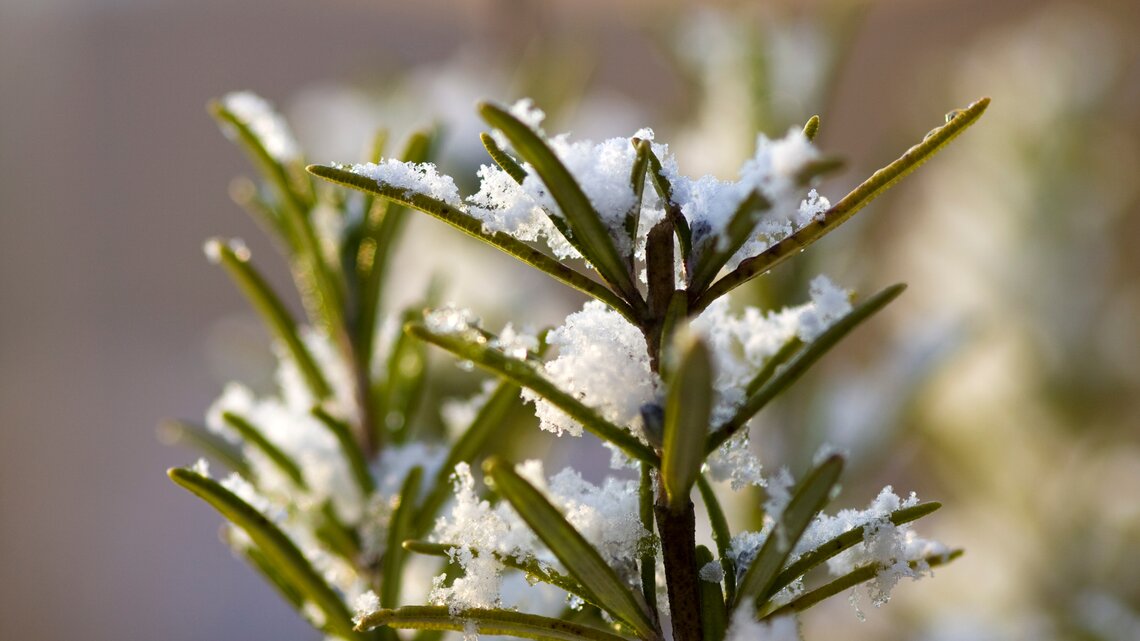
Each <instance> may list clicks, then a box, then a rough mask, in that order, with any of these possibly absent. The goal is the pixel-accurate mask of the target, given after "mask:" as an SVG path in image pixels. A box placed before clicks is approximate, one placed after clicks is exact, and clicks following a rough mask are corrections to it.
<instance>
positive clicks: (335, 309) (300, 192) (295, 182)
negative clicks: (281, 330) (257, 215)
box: [209, 100, 344, 334]
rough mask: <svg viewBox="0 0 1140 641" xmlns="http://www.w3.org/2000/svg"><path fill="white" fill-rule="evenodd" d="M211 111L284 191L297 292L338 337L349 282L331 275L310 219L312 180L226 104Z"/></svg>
mask: <svg viewBox="0 0 1140 641" xmlns="http://www.w3.org/2000/svg"><path fill="white" fill-rule="evenodd" d="M209 111H210V113H211V114H212V115H213V116H214V117H215V119H217V120H218V122H219V123H220V124H221V125H222V127H223V129H224V130H225V131H227V132H233V133H235V134H236V135H237V139H238V141H239V142H240V143H241V144H242V146H243V147H245V148H246V151H247V152H248V153H249V155H250V157H251V159H252V160H253V162H254V164H255V165H256V166H257V167H258V168H259V169H260V171H261V173H262V174H263V175H264V176H266V177H267V178H268V180H269V182H270V183H271V184H273V186H274V187H275V188H276V190H277V191H278V194H279V196H280V208H281V211H280V214H279V217H280V220H281V221H282V225H283V228H284V229H285V230H286V232H285V236H286V239H285V240H286V246H288V247H292V248H294V249H295V251H294V253H293V256H292V257H291V259H292V260H291V262H292V263H293V267H294V278H295V279H296V280H297V287H298V289H299V290H300V291H301V292H302V297H303V299H304V303H305V305H306V308H307V309H308V310H309V311H310V313H311V314H312V316H313V320H314V322H320V323H321V324H323V325H324V326H325V329H326V330H328V332H329V334H335V333H336V332H338V331H340V328H341V327H342V310H343V309H344V307H343V300H344V292H343V283H341V282H338V281H337V280H336V279H335V278H334V277H333V275H332V273H330V271H329V265H328V264H327V263H326V262H325V259H324V256H323V253H322V251H321V245H320V241H319V240H318V238H317V235H316V230H314V229H313V226H312V224H311V221H310V220H309V215H308V212H309V211H310V209H311V208H312V206H313V197H312V185H311V184H310V181H309V180H308V179H307V178H305V176H304V174H303V173H301V172H300V171H299V170H298V172H297V174H298V177H297V178H294V177H293V175H292V173H291V172H290V171H289V168H288V167H286V166H285V165H284V164H282V163H281V162H279V161H278V160H277V159H276V158H274V157H273V156H272V154H270V153H269V152H268V151H267V150H266V147H265V145H264V142H263V141H262V140H261V139H260V137H258V135H257V134H256V133H254V132H253V130H252V129H251V128H250V127H249V125H248V123H246V122H245V121H243V120H242V119H241V118H239V117H238V116H237V115H236V114H234V113H233V112H231V111H229V110H228V109H227V108H226V106H225V104H224V103H223V102H221V101H217V100H215V101H213V102H211V103H210V105H209ZM297 162H298V164H300V163H301V162H302V160H301V159H300V158H298V159H297Z"/></svg>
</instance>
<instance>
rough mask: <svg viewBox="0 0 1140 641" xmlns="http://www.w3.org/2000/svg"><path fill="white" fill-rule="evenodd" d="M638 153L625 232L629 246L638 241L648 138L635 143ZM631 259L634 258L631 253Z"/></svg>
mask: <svg viewBox="0 0 1140 641" xmlns="http://www.w3.org/2000/svg"><path fill="white" fill-rule="evenodd" d="M634 148H635V149H636V150H637V155H636V156H634V159H633V168H632V169H630V172H629V186H630V188H631V189H633V195H634V197H635V198H634V200H633V205H632V206H631V207H630V208H629V212H628V213H627V214H626V215H625V233H626V234H627V236H628V238H629V246H630V247H633V246H634V245H635V244H636V243H637V225H638V222H639V220H640V218H641V196H642V194H643V193H644V192H645V172H646V170H648V169H649V154H650V153H651V151H652V147H651V146H650V144H649V141H648V140H639V141H637V142H635V143H634ZM629 259H630V260H631V261H632V260H633V254H632V252H631V253H630V256H629Z"/></svg>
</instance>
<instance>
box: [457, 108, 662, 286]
mask: <svg viewBox="0 0 1140 641" xmlns="http://www.w3.org/2000/svg"><path fill="white" fill-rule="evenodd" d="M479 115H481V116H482V117H483V120H485V121H486V122H487V124H489V125H491V126H492V127H495V128H496V129H499V130H500V131H502V132H503V134H504V135H505V136H506V137H507V139H508V140H510V141H511V145H513V146H514V148H515V150H516V151H517V152H518V153H519V155H520V156H522V157H523V159H524V160H526V161H527V162H529V163H530V164H531V166H532V167H534V170H535V172H536V173H537V174H538V175H539V177H540V178H542V182H543V184H545V185H546V188H547V189H549V190H550V195H551V196H553V197H554V200H555V202H557V203H558V208H559V209H561V210H562V216H563V217H564V218H565V220H566V222H567V223H568V224H569V226H570V230H571V232H572V233H573V235H574V238H575V240H576V241H577V242H579V243H581V246H582V248H583V249H585V250H586V251H585V254H584V256H585V258H586V260H588V261H590V263H591V264H593V265H594V268H595V269H597V270H598V274H600V275H601V276H602V278H603V279H605V280H606V282H608V283H610V284H611V285H613V286H614V287H615V288H616V289H617V290H618V291H619V292H621V293H622V295H623V296H624V298H625V299H626V300H628V301H633V300H637V299H638V298H640V296H641V294H640V293H639V292H638V290H637V285H636V284H635V283H634V282H633V277H632V276H631V275H630V270H629V265H628V261H626V260H625V258H623V257H622V255H621V254H620V253H619V252H618V249H617V246H616V245H615V244H614V238H613V236H612V235H611V234H610V230H609V229H607V228H606V226H605V223H603V222H602V219H601V217H600V216H599V215H598V212H597V211H595V210H594V206H593V204H591V203H590V199H589V198H588V197H587V196H586V194H585V192H583V191H582V187H581V186H580V185H579V184H578V182H577V181H576V180H574V176H572V175H571V174H570V171H569V170H568V169H566V166H565V165H563V164H562V161H561V160H559V159H558V156H557V155H556V154H555V153H554V151H553V150H552V149H551V148H550V147H548V146H547V145H546V142H544V141H543V140H542V138H540V137H539V135H538V134H537V133H535V132H534V130H533V129H531V128H530V127H529V126H528V125H527V124H525V123H523V122H522V121H520V120H519V119H518V118H516V117H515V116H514V115H512V114H511V113H510V112H509V111H507V110H506V109H503V108H502V107H499V106H498V105H493V104H490V103H482V104H480V105H479ZM631 251H632V249H631Z"/></svg>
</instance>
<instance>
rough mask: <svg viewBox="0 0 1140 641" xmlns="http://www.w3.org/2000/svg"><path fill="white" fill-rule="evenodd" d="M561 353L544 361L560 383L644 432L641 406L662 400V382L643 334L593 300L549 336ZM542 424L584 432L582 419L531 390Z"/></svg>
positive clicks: (547, 371)
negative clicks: (563, 410)
mask: <svg viewBox="0 0 1140 641" xmlns="http://www.w3.org/2000/svg"><path fill="white" fill-rule="evenodd" d="M546 340H547V343H549V344H550V346H551V347H553V348H556V349H557V350H558V356H557V357H556V358H554V359H552V360H550V361H547V362H546V363H545V365H544V366H543V371H544V373H545V374H546V377H547V378H549V379H550V380H551V382H553V383H554V384H555V385H557V386H558V387H559V388H560V389H562V390H564V391H566V392H568V393H570V394H572V395H573V396H574V397H575V398H577V399H578V400H580V401H582V402H583V403H585V404H586V405H588V406H590V407H592V408H594V409H595V410H597V411H598V413H599V414H601V415H602V417H603V418H605V419H606V420H607V421H610V422H611V423H614V424H616V425H621V426H625V427H629V428H631V429H633V430H634V433H640V432H641V406H642V405H644V404H646V403H651V402H655V401H656V400H658V394H659V388H660V382H659V381H658V379H657V377H656V376H655V375H654V374H653V372H652V370H651V369H650V366H649V355H648V352H647V350H646V345H645V337H644V336H643V335H642V334H641V332H640V331H639V330H638V329H637V328H636V327H634V326H633V325H631V324H630V323H629V321H627V320H625V319H624V318H622V317H621V315H620V314H618V313H617V312H615V311H613V310H612V309H610V308H609V307H607V306H606V305H604V304H603V303H600V302H598V301H590V302H588V303H586V304H585V306H584V307H583V308H582V311H580V312H575V313H573V314H571V315H569V316H567V317H566V320H565V322H564V323H563V324H562V325H561V326H560V327H558V328H556V329H554V330H552V331H551V332H550V333H549V334H547V336H546ZM522 397H523V399H524V400H527V401H534V404H535V414H536V415H537V416H538V418H539V422H540V425H541V427H542V429H544V430H548V431H550V432H554V433H555V434H559V435H561V434H563V433H568V434H570V435H572V436H580V435H581V434H582V425H581V424H579V423H578V422H577V421H575V420H573V419H571V418H570V417H569V416H567V415H566V414H565V413H564V412H562V411H561V410H559V409H558V408H556V407H554V406H553V405H552V404H551V403H549V402H548V401H546V400H544V399H542V398H541V397H540V396H538V395H537V394H535V393H534V392H531V391H529V390H523V393H522Z"/></svg>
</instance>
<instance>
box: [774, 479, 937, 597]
mask: <svg viewBox="0 0 1140 641" xmlns="http://www.w3.org/2000/svg"><path fill="white" fill-rule="evenodd" d="M940 507H942V504H941V503H938V502H933V501H932V502H929V503H920V504H919V505H915V506H913V507H906V508H902V509H899V510H895V511H894V512H891V514H890V520H891V523H894V524H895V525H902V524H903V523H910V522H911V521H917V520H918V519H921V518H922V517H924V516H926V515H927V514H930V513H931V512H933V511H935V510H937V509H938V508H940ZM864 538H865V537H864V528H863V527H856V528H852V529H850V530H848V531H846V532H844V533H843V534H840V535H838V536H836V537H834V538H832V539H831V540H829V541H827V542H825V543H821V544H820V545H819V546H818V547H816V548H815V549H814V550H811V551H810V552H805V553H804V554H802V555H801V556H800V558H798V559H796V560H795V561H794V562H793V563H791V564H790V565H788V567H786V568H784V571H783V572H781V573H780V575H779V576H777V577H776V582H775V583H773V584H772V587H771V588H769V589H768V593H767V594H765V595H764V598H766V599H770V598H772V595H774V594H776V593H777V592H779V591H780V590H783V589H784V588H786V587H787V586H789V585H791V583H792V581H795V580H796V579H798V578H799V577H801V576H803V575H804V574H806V573H807V572H808V571H809V570H811V569H812V568H814V567H816V566H818V565H820V564H822V563H824V562H826V561H827V560H828V559H830V558H832V557H834V556H835V555H837V554H839V553H840V552H843V551H844V550H847V549H850V548H852V547H854V546H856V545H858V544H860V543H862V542H863V540H864Z"/></svg>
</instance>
